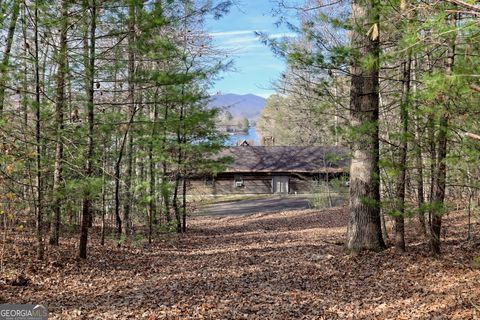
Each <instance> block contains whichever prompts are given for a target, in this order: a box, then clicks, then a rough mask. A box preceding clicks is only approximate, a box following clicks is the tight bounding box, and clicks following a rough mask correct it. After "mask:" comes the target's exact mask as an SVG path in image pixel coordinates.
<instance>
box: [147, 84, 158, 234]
mask: <svg viewBox="0 0 480 320" xmlns="http://www.w3.org/2000/svg"><path fill="white" fill-rule="evenodd" d="M157 96H158V89H157V90H156V92H155V96H154V101H155V102H154V105H153V112H152V119H153V125H152V134H151V136H150V144H149V148H148V164H149V174H150V187H149V193H150V200H149V220H148V243H152V234H153V224H156V219H157V199H156V192H155V186H156V179H155V162H154V159H153V147H154V145H155V141H156V138H157V122H158V104H157Z"/></svg>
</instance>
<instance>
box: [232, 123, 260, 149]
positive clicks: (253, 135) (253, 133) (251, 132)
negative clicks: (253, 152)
mask: <svg viewBox="0 0 480 320" xmlns="http://www.w3.org/2000/svg"><path fill="white" fill-rule="evenodd" d="M243 140H247V141H249V140H253V142H254V145H256V146H258V145H260V143H259V140H258V136H257V129H256V128H255V127H250V128H249V129H248V133H247V134H243V135H242V134H240V135H237V134H235V135H231V136H230V137H229V138H228V140H227V145H229V146H235V145H236V144H237V141H243Z"/></svg>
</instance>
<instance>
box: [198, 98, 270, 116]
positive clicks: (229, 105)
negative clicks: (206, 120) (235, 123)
mask: <svg viewBox="0 0 480 320" xmlns="http://www.w3.org/2000/svg"><path fill="white" fill-rule="evenodd" d="M265 103H266V101H265V99H264V98H262V97H259V96H256V95H254V94H245V95H239V94H233V93H227V94H222V95H214V96H212V101H211V102H210V103H209V104H208V107H209V108H220V109H221V110H224V111H227V110H228V111H230V113H231V114H232V116H233V117H234V118H247V119H248V120H254V121H256V120H258V118H259V117H260V112H261V111H262V109H263V108H264V107H265Z"/></svg>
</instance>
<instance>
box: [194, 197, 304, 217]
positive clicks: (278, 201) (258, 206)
mask: <svg viewBox="0 0 480 320" xmlns="http://www.w3.org/2000/svg"><path fill="white" fill-rule="evenodd" d="M308 208H310V204H309V202H308V200H307V199H306V198H300V197H285V198H270V199H255V200H240V201H231V202H220V203H216V204H212V205H208V206H205V207H202V208H200V210H199V212H198V214H199V215H211V216H235V215H248V214H254V213H271V212H279V211H290V210H303V209H308Z"/></svg>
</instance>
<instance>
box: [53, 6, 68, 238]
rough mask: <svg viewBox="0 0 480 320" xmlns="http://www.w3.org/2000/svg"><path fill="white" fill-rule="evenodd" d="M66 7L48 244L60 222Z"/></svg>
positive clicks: (64, 8) (58, 86)
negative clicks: (51, 226) (51, 213)
mask: <svg viewBox="0 0 480 320" xmlns="http://www.w3.org/2000/svg"><path fill="white" fill-rule="evenodd" d="M68 7H69V0H63V1H62V9H61V10H62V13H61V21H62V22H61V31H60V50H59V52H58V59H59V60H58V71H57V92H56V100H57V101H56V104H55V122H56V147H55V168H54V173H53V203H52V211H53V215H54V223H53V232H52V234H51V236H50V244H51V245H56V246H58V244H59V237H60V224H61V205H60V201H61V198H62V197H61V196H60V194H59V193H60V185H61V180H62V165H63V163H62V162H63V125H64V124H63V113H64V110H65V104H66V99H65V78H66V74H67V29H68Z"/></svg>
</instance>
